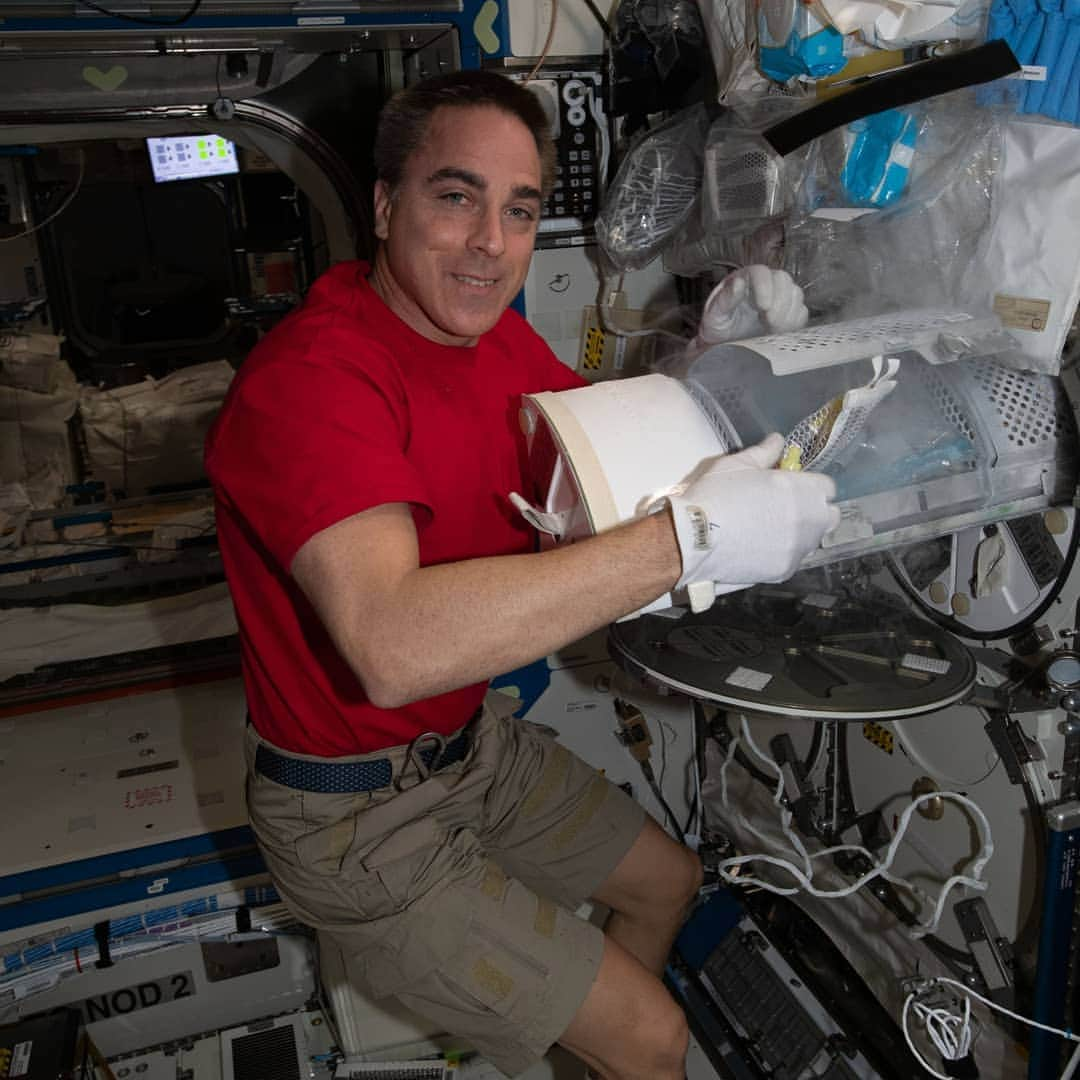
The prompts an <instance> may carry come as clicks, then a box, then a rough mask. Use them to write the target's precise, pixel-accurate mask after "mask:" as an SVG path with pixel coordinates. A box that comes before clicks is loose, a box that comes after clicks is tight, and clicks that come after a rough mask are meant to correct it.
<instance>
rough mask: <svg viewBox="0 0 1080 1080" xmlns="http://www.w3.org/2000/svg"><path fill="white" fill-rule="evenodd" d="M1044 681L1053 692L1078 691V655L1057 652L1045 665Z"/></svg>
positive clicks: (1079, 664) (1079, 657)
mask: <svg viewBox="0 0 1080 1080" xmlns="http://www.w3.org/2000/svg"><path fill="white" fill-rule="evenodd" d="M1046 681H1047V682H1048V683H1049V684H1050V685H1051V687H1053V689H1055V690H1061V691H1069V690H1077V689H1080V655H1078V654H1077V653H1074V652H1059V653H1057V654H1055V656H1054V657H1053V659H1051V660H1050V662H1049V663H1048V664H1047V665H1046Z"/></svg>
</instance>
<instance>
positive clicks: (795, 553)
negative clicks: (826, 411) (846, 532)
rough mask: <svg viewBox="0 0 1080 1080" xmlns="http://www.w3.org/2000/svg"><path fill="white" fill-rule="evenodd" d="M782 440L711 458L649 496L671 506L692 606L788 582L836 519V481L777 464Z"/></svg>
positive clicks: (681, 580) (681, 585)
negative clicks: (677, 482) (663, 491)
mask: <svg viewBox="0 0 1080 1080" xmlns="http://www.w3.org/2000/svg"><path fill="white" fill-rule="evenodd" d="M783 448H784V440H783V438H782V437H781V436H780V435H776V434H773V435H770V436H768V438H766V439H764V440H763V441H762V442H760V443H758V444H757V445H756V446H751V447H749V448H748V449H746V450H740V451H739V452H738V453H736V454H725V455H723V456H722V457H718V458H711V459H709V461H707V462H705V463H703V465H702V466H701V467H700V468H699V469H698V470H697V471H696V473H695V475H693V476H692V477H691V478H690V479H689V480H688V481H687V482H685V483H683V484H680V485H679V487H678V488H676V489H674V490H673V491H672V492H670V493H668V494H666V495H663V496H661V497H660V498H659V499H657V500H654V501H653V502H652V503H651V504H650V506H649V510H650V511H656V510H658V509H662V508H663V507H665V506H668V507H670V508H671V517H672V520H673V522H674V525H675V535H676V538H677V539H678V542H679V552H680V554H681V555H682V576H681V577H680V578H679V581H678V584H677V585H676V588H685V589H687V591H688V592H689V595H690V606H691V608H692V609H693V610H694V611H704V610H705V609H706V608H708V607H709V606H710V605H711V604H712V602H713V599H714V598H715V596H716V594H717V592H731V591H733V589H741V588H746V587H747V586H748V585H756V584H759V583H761V582H776V581H785V580H786V579H787V578H789V577H791V575H792V574H793V573H795V571H796V570H797V569H798V567H799V563H801V562H802V560H803V559H804V558H805V557H806V556H807V555H808V554H809V553H810V552H811V551H813V550H814V549H815V548H816V547H817V546H818V544H819V543H821V538H822V537H823V536H824V535H825V533H827V532H828V531H829V530H830V529H833V528H835V527H836V526H837V525H838V524H839V522H840V510H839V509H838V508H837V507H836V506H834V505H832V503H831V502H830V500H831V499H833V498H834V497H835V495H836V484H835V483H834V482H833V480H832V478H831V477H828V476H825V475H824V474H822V473H811V472H790V471H787V470H782V469H774V468H773V467H772V466H774V465H775V464H776V462H777V461H778V460H779V458H780V452H781V451H782V450H783Z"/></svg>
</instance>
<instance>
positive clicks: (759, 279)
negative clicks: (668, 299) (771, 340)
mask: <svg viewBox="0 0 1080 1080" xmlns="http://www.w3.org/2000/svg"><path fill="white" fill-rule="evenodd" d="M808 318H809V313H808V312H807V310H806V304H805V303H804V301H803V291H802V289H800V288H799V286H798V285H796V284H795V280H794V278H792V276H791V275H790V274H789V273H787V271H785V270H770V269H769V268H768V267H767V266H745V267H743V268H742V269H741V270H736V271H735V272H734V273H731V274H728V276H727V277H726V278H724V280H723V281H721V282H720V284H719V285H717V286H716V288H715V289H713V291H712V292H711V293H709V298H708V300H706V301H705V310H704V311H703V312H702V314H701V325H700V327H699V328H698V334H697V336H698V340H699V342H700V343H701V344H703V345H718V344H720V343H721V342H724V341H740V340H742V339H743V338H748V337H755V336H756V335H758V334H783V333H787V332H788V331H789V330H801V329H802V328H803V327H804V326H805V325H806V320H807V319H808Z"/></svg>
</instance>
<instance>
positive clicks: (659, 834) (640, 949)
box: [593, 818, 702, 975]
mask: <svg viewBox="0 0 1080 1080" xmlns="http://www.w3.org/2000/svg"><path fill="white" fill-rule="evenodd" d="M701 880H702V874H701V860H700V859H699V858H698V857H697V855H696V854H695V853H694V852H692V851H691V850H690V849H689V848H687V847H684V846H683V845H682V844H679V843H677V842H676V841H674V840H672V839H671V837H670V836H668V834H667V833H666V832H664V830H663V829H661V828H660V826H659V825H657V824H656V823H655V822H654V821H653V820H652V818H646V820H645V827H644V828H643V829H642V830H641V835H640V836H639V837H638V838H637V840H636V841H635V842H634V846H633V847H632V848H631V849H630V850H629V851H628V852H627V853H626V855H625V856H624V857H623V859H622V861H621V862H620V863H619V865H618V866H617V867H615V869H614V871H612V873H611V875H610V876H609V877H608V879H607V880H606V881H605V882H604V883H603V885H601V886H600V888H599V889H597V891H596V893H595V894H594V895H593V899H594V900H599V901H600V903H602V904H604V905H605V906H606V907H608V908H610V909H611V917H610V919H608V922H607V925H606V926H605V927H604V933H605V934H607V935H608V937H609V938H611V939H612V940H613V941H615V942H617V943H618V944H619V945H621V946H622V947H623V948H624V949H626V950H627V951H628V952H629V953H631V954H632V955H634V956H636V957H637V958H638V960H640V961H641V963H642V964H644V965H645V967H646V968H647V969H648V970H649V971H651V972H652V973H653V974H654V975H660V974H661V973H662V972H663V970H664V964H665V963H667V958H668V954H669V953H670V952H671V944H672V942H673V941H674V940H675V936H676V934H678V932H679V929H680V928H681V927H682V924H683V921H684V920H685V918H686V912H687V908H688V907H689V906H690V904H691V902H692V901H693V899H694V897H695V896H696V895H697V891H698V889H700V888H701Z"/></svg>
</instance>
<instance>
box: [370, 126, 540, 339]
mask: <svg viewBox="0 0 1080 1080" xmlns="http://www.w3.org/2000/svg"><path fill="white" fill-rule="evenodd" d="M539 218H540V155H539V153H538V152H537V149H536V143H535V141H534V140H533V137H532V135H531V133H530V132H529V129H528V128H527V127H525V125H524V124H523V123H522V122H521V121H520V120H518V119H517V117H515V116H511V115H510V114H508V113H506V112H504V111H503V110H501V109H498V108H496V107H494V106H489V105H482V106H476V107H472V106H464V107H443V108H439V109H436V110H435V112H434V113H433V114H432V116H431V119H430V122H429V125H428V131H427V135H426V137H425V139H424V141H423V142H422V144H421V145H420V147H419V149H418V150H417V151H416V152H415V153H413V155H412V156H411V157H410V158H409V159H408V161H407V162H406V164H405V171H404V175H403V176H402V179H401V183H400V184H399V185H398V188H397V190H396V191H394V192H391V191H389V189H388V188H387V186H386V185H385V184H384V183H383V182H382V181H379V182H378V183H377V184H376V186H375V235H376V236H377V237H378V238H379V239H380V240H381V241H382V243H381V244H380V246H379V251H378V254H377V255H376V259H375V269H374V273H373V275H372V284H373V285H374V287H375V289H376V290H377V291H378V292H379V294H380V295H381V296H382V298H383V299H384V300H385V301H386V303H387V304H388V306H389V307H390V309H391V310H392V311H393V312H394V313H395V314H396V315H398V317H399V318H401V319H402V320H403V321H404V322H406V323H408V325H409V326H411V327H412V328H413V329H414V330H416V331H417V333H419V334H422V335H423V336H424V337H426V338H430V339H431V340H432V341H437V342H439V343H440V344H443V345H472V344H474V343H475V341H476V339H477V338H478V337H479V336H480V335H481V334H483V333H485V332H486V331H488V330H490V329H491V328H492V327H493V326H494V325H495V323H496V322H498V320H499V317H500V316H501V315H502V313H503V312H504V311H505V310H506V307H507V305H508V304H509V303H510V301H511V300H513V298H514V296H515V295H517V292H518V290H519V289H520V288H521V285H522V283H523V282H524V280H525V275H526V274H527V273H528V270H529V260H530V259H531V258H532V252H533V241H534V239H535V237H536V226H537V223H538V221H539Z"/></svg>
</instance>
